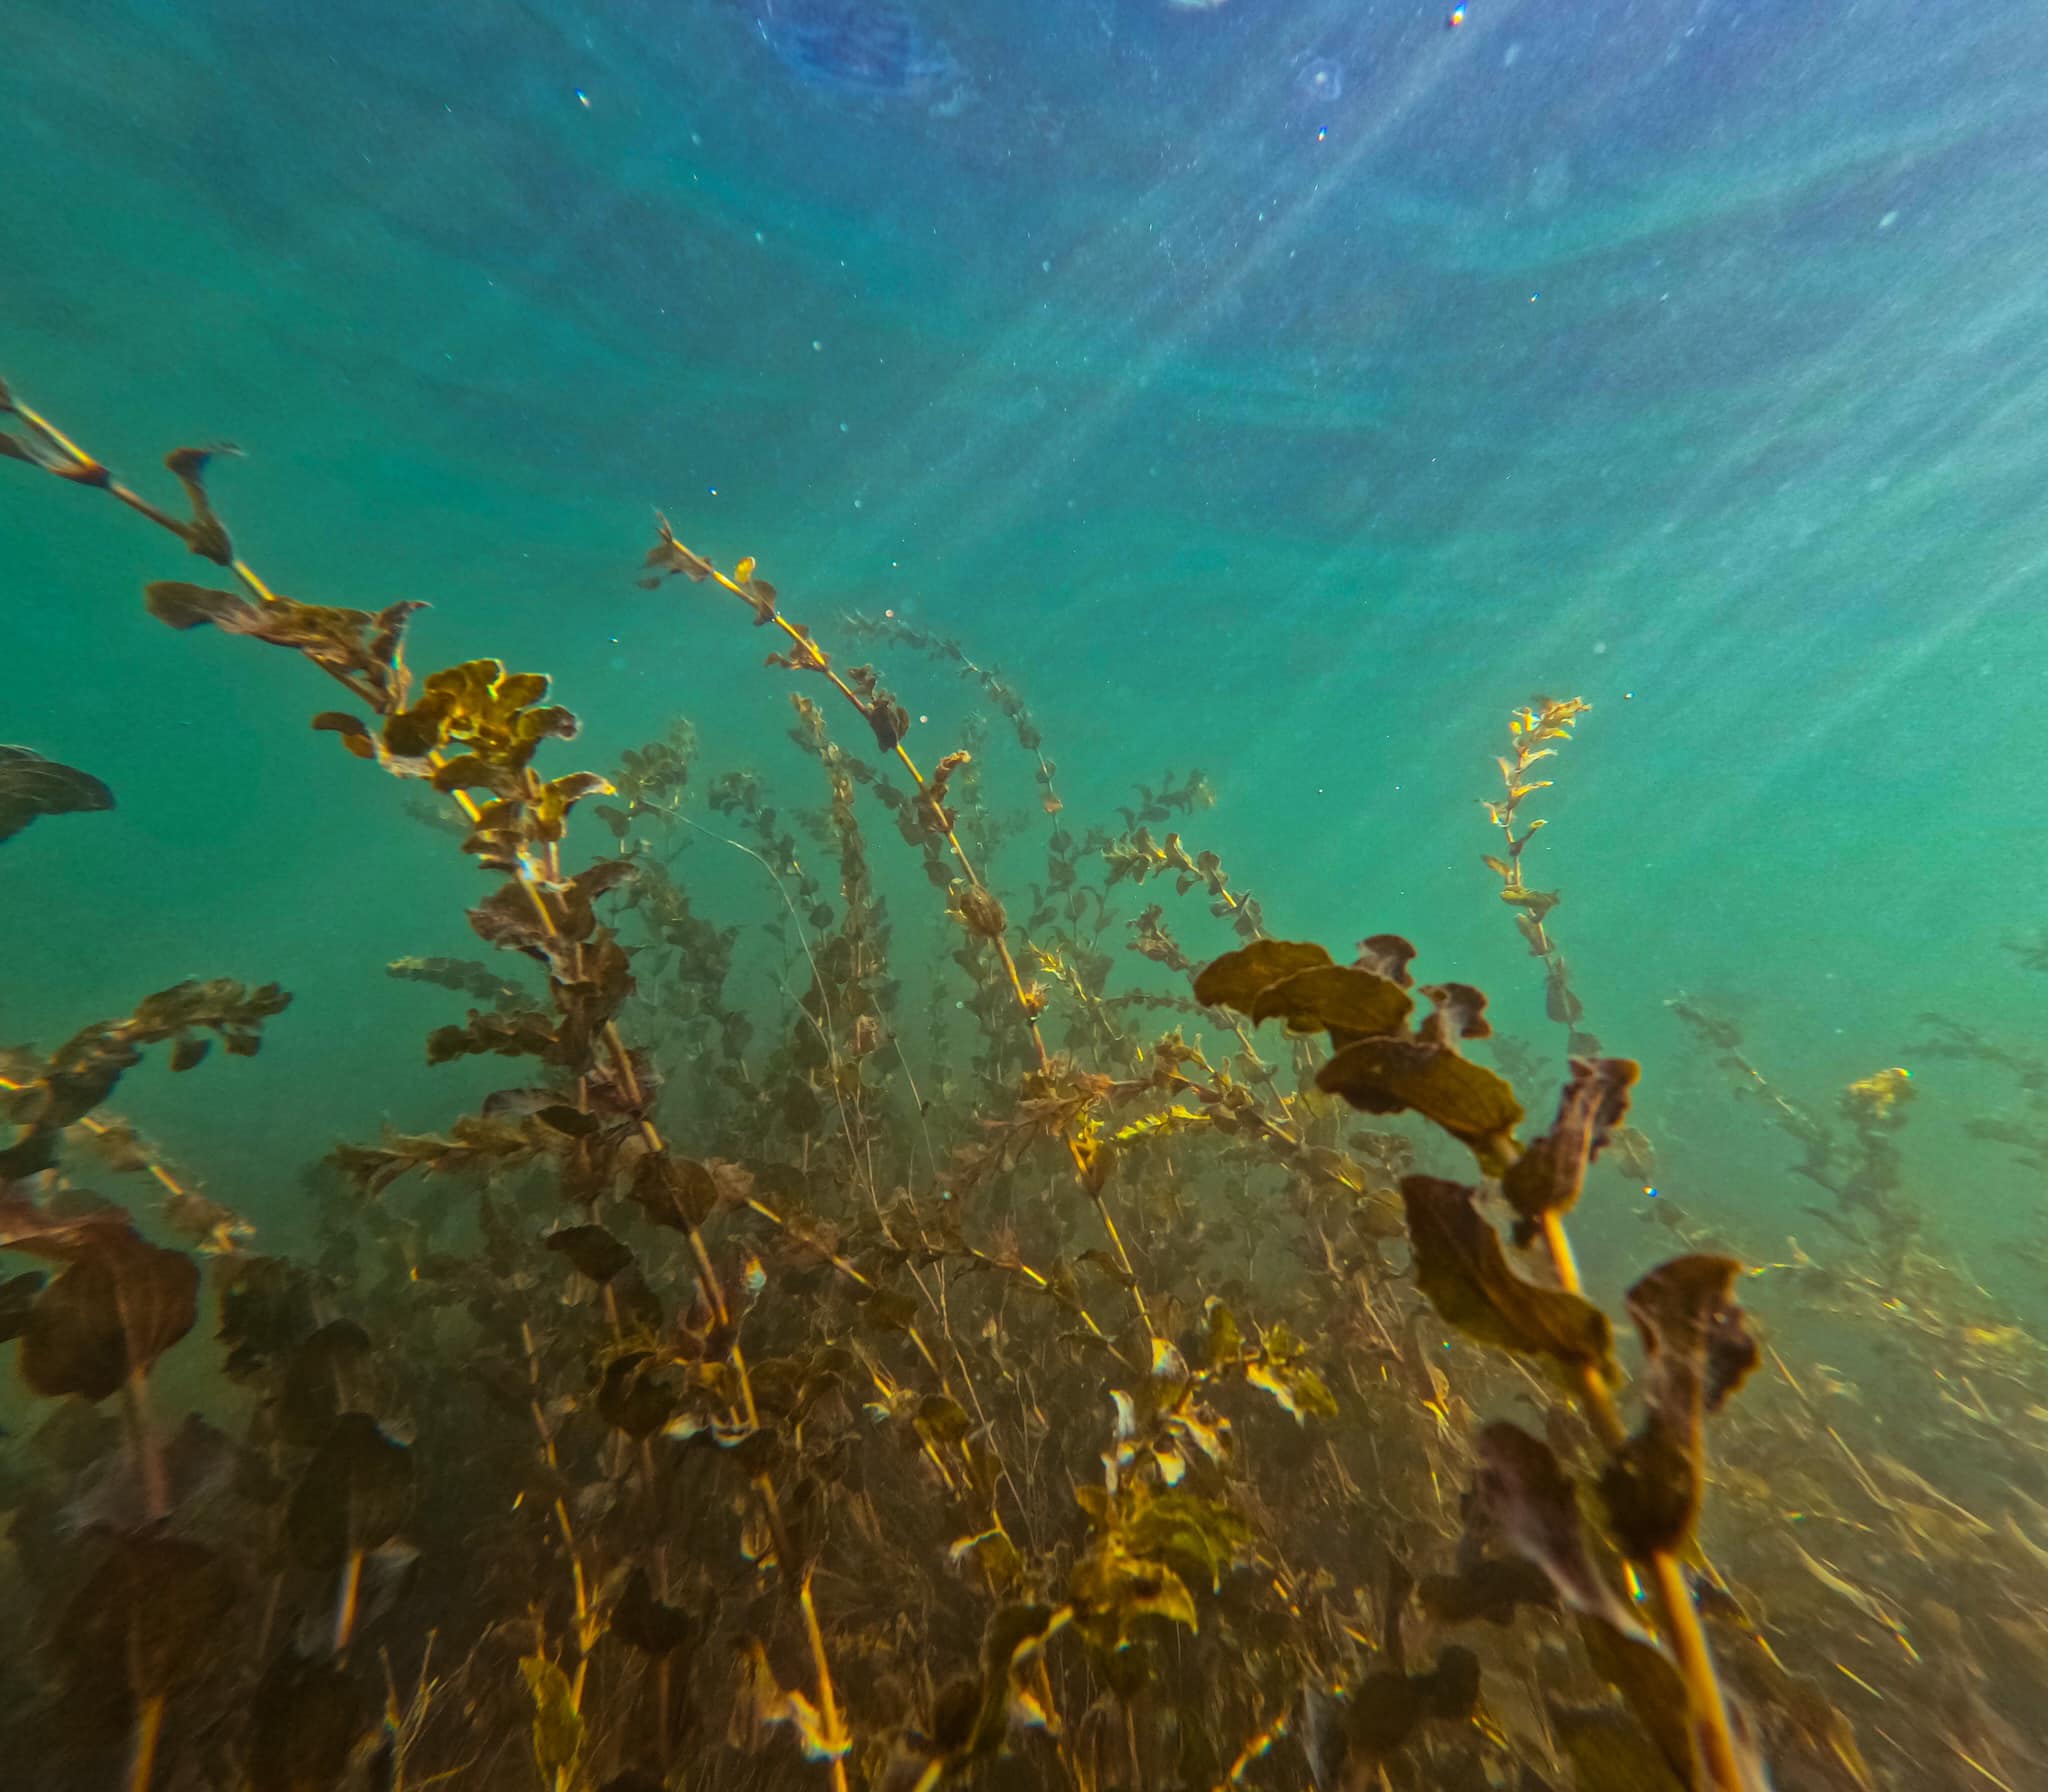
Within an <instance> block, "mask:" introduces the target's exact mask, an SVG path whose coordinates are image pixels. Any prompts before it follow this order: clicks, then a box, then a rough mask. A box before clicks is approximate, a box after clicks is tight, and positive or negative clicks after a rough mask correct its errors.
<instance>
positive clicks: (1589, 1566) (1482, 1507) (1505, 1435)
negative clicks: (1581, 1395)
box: [1465, 1419, 1650, 1641]
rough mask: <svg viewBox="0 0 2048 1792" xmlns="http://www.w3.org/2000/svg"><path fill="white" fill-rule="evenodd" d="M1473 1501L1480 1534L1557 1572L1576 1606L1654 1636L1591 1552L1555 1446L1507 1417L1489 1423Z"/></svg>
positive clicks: (1469, 1505)
mask: <svg viewBox="0 0 2048 1792" xmlns="http://www.w3.org/2000/svg"><path fill="white" fill-rule="evenodd" d="M1475 1441H1476V1454H1477V1458H1478V1460H1477V1465H1476V1467H1475V1468H1474V1470H1473V1476H1472V1490H1471V1492H1470V1494H1469V1495H1468V1496H1467V1499H1466V1504H1465V1519H1466V1523H1467V1524H1468V1525H1469V1526H1470V1528H1471V1533H1472V1535H1473V1536H1474V1537H1475V1538H1482V1539H1487V1540H1492V1541H1496V1542H1499V1543H1501V1544H1504V1545H1505V1546H1506V1547H1508V1548H1509V1549H1512V1550H1514V1551H1515V1553H1516V1554H1518V1555H1520V1556H1523V1557H1525V1558H1526V1559H1528V1560H1529V1561H1531V1562H1533V1563H1535V1564H1536V1566H1537V1567H1538V1568H1540V1569H1542V1571H1543V1572H1544V1574H1545V1575H1546V1576H1548V1577H1549V1580H1550V1584H1551V1586H1552V1587H1553V1588H1555V1589H1556V1592H1557V1596H1558V1598H1559V1599H1560V1600H1562V1601H1563V1602H1564V1604H1565V1605H1566V1606H1568V1607H1569V1608H1570V1609H1571V1610H1573V1611H1575V1612H1577V1613H1579V1614H1580V1615H1581V1616H1583V1617H1587V1618H1591V1619H1593V1620H1594V1621H1595V1622H1596V1623H1598V1624H1599V1625H1601V1626H1602V1627H1604V1628H1605V1629H1607V1630H1609V1631H1612V1632H1613V1633H1614V1634H1615V1635H1617V1636H1621V1637H1626V1638H1632V1639H1639V1640H1643V1641H1649V1640H1650V1638H1649V1633H1648V1632H1647V1631H1646V1630H1644V1629H1643V1627H1642V1625H1640V1624H1639V1623H1637V1622H1636V1620H1635V1617H1634V1615H1633V1614H1632V1613H1631V1612H1630V1611H1629V1609H1628V1607H1627V1606H1626V1605H1625V1604H1624V1603H1623V1602H1622V1599H1621V1596H1620V1595H1619V1594H1618V1593H1616V1592H1615V1590H1614V1588H1613V1587H1612V1586H1610V1585H1609V1584H1608V1583H1607V1581H1606V1579H1605V1578H1604V1577H1603V1576H1602V1575H1601V1573H1600V1571H1599V1570H1598V1569H1597V1568H1595V1567H1594V1565H1593V1560H1592V1557H1591V1556H1590V1555H1589V1554H1588V1553H1587V1549H1586V1539H1585V1534H1584V1532H1583V1531H1582V1530H1581V1528H1580V1524H1579V1499H1578V1490H1577V1489H1576V1488H1575V1487H1574V1486H1573V1485H1572V1478H1571V1476H1569V1475H1568V1474H1566V1473H1565V1471H1564V1469H1563V1467H1562V1466H1561V1465H1560V1464H1559V1462H1558V1460H1557V1457H1556V1455H1555V1453H1554V1452H1553V1451H1552V1450H1551V1448H1550V1446H1549V1445H1548V1444H1546V1443H1544V1442H1543V1441H1542V1439H1540V1438H1535V1437H1531V1436H1530V1435H1529V1433H1528V1432H1526V1431H1524V1430H1523V1429H1522V1428H1521V1427H1520V1426H1519V1425H1515V1424H1511V1423H1509V1422H1508V1421H1507V1420H1505V1419H1499V1420H1496V1421H1495V1422H1494V1423H1492V1424H1490V1425H1487V1426H1484V1427H1482V1428H1481V1430H1480V1433H1479V1436H1478V1438H1477V1439H1476V1440H1475Z"/></svg>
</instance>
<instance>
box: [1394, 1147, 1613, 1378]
mask: <svg viewBox="0 0 2048 1792" xmlns="http://www.w3.org/2000/svg"><path fill="white" fill-rule="evenodd" d="M1475 1193H1476V1191H1475V1190H1473V1189H1470V1188H1468V1187H1466V1186H1464V1185H1463V1184H1462V1183H1456V1182H1445V1181H1443V1180H1441V1179H1439V1178H1437V1177H1435V1176H1404V1177H1403V1178H1402V1179H1401V1202H1402V1206H1403V1207H1404V1209H1405V1210H1406V1213H1407V1217H1408V1238H1409V1242H1410V1244H1411V1245H1412V1246H1413V1248H1414V1251H1415V1279H1416V1283H1417V1285H1418V1286H1419V1287H1420V1288H1421V1290H1422V1292H1423V1293H1424V1295H1426V1296H1427V1297H1428V1299H1429V1303H1430V1305H1431V1306H1433V1307H1434V1308H1435V1309H1436V1310H1437V1313H1438V1315H1439V1316H1440V1317H1441V1318H1442V1319H1443V1320H1444V1321H1445V1323H1447V1324H1449V1325H1453V1326H1455V1327H1457V1329H1458V1330H1459V1331H1461V1332H1464V1333H1465V1334H1466V1335H1467V1336H1468V1337H1473V1338H1477V1339H1478V1340H1479V1341H1480V1342H1481V1343H1484V1344H1491V1345H1493V1346H1494V1347H1495V1348H1496V1349H1500V1350H1512V1351H1516V1352H1519V1353H1520V1354H1522V1355H1526V1356H1541V1357H1548V1358H1550V1359H1552V1360H1553V1361H1555V1362H1558V1363H1561V1364H1563V1365H1564V1366H1565V1367H1566V1368H1568V1369H1590V1370H1592V1371H1594V1372H1595V1373H1597V1374H1601V1375H1611V1374H1612V1372H1613V1363H1612V1358H1611V1355H1610V1352H1611V1348H1612V1343H1613V1334H1612V1331H1611V1329H1610V1327H1609V1326H1608V1323H1607V1315H1606V1314H1604V1313H1603V1312H1601V1311H1600V1309H1599V1308H1598V1307H1596V1306H1594V1305H1593V1303H1592V1302H1591V1301H1588V1300H1585V1299H1583V1298H1581V1297H1580V1296H1579V1295H1576V1294H1567V1293H1565V1292H1564V1290H1562V1289H1560V1288H1544V1287H1539V1286H1538V1285H1537V1284H1536V1283H1534V1282H1530V1281H1526V1280H1524V1279H1523V1278H1522V1277H1521V1276H1519V1275H1517V1274H1516V1273H1515V1271H1514V1270H1513V1268H1511V1267H1510V1266H1509V1263H1508V1260H1507V1253H1506V1252H1505V1251H1504V1250H1503V1249H1502V1247H1501V1241H1500V1234H1499V1233H1497V1232H1496V1231H1495V1230H1494V1229H1493V1227H1492V1226H1491V1225H1489V1224H1488V1223H1487V1221H1486V1219H1485V1217H1484V1216H1483V1215H1482V1214H1481V1213H1480V1212H1479V1210H1478V1209H1477V1208H1476V1207H1475V1206H1474V1205H1473V1199H1474V1195H1475Z"/></svg>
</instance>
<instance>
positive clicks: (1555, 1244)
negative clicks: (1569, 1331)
mask: <svg viewBox="0 0 2048 1792" xmlns="http://www.w3.org/2000/svg"><path fill="white" fill-rule="evenodd" d="M1543 1242H1544V1244H1545V1246H1546V1247H1547V1249H1548V1251H1549V1254H1550V1262H1551V1267H1552V1269H1553V1271H1554V1272H1555V1274H1556V1276H1557V1285H1558V1286H1559V1287H1560V1288H1562V1289H1563V1290H1564V1291H1565V1292H1566V1293H1567V1294H1579V1293H1581V1292H1582V1291H1583V1287H1584V1284H1583V1283H1582V1282H1581V1281H1580V1279H1579V1265H1578V1259H1577V1256H1576V1255H1575V1254H1574V1252H1573V1250H1572V1244H1571V1238H1570V1236H1569V1235H1568V1234H1567V1233H1566V1231H1565V1229H1564V1216H1563V1215H1562V1214H1560V1213H1557V1212H1555V1211H1551V1212H1548V1213H1545V1214H1544V1216H1543ZM1578 1392H1579V1404H1580V1406H1581V1408H1582V1409H1583V1410H1584V1412H1585V1414H1586V1417H1587V1419H1588V1421H1589V1422H1590V1423H1591V1424H1592V1427H1593V1429H1594V1431H1595V1433H1596V1434H1597V1435H1598V1436H1599V1439H1600V1441H1601V1443H1602V1444H1603V1445H1604V1446H1605V1447H1606V1449H1607V1450H1608V1452H1609V1453H1610V1454H1612V1453H1613V1452H1615V1451H1618V1450H1619V1449H1620V1448H1621V1447H1622V1445H1623V1444H1624V1443H1626V1442H1627V1439H1628V1431H1627V1428H1626V1427H1625V1426H1624V1425H1623V1424H1622V1422H1621V1413H1620V1410H1619V1409H1618V1408H1617V1407H1616V1406H1615V1404H1614V1390H1613V1389H1612V1388H1610V1387H1609V1386H1608V1385H1607V1381H1606V1378H1605V1377H1604V1376H1603V1375H1601V1373H1600V1372H1599V1370H1598V1369H1596V1368H1594V1367H1592V1366H1591V1365H1590V1364H1588V1365H1585V1366H1582V1367H1581V1368H1580V1370H1579V1372H1578ZM1646 1565H1647V1567H1648V1568H1649V1571H1650V1573H1649V1581H1650V1590H1651V1593H1652V1595H1653V1596H1654V1597H1655V1599H1656V1602H1657V1614H1658V1617H1659V1619H1660V1620H1661V1627H1662V1629H1663V1631H1664V1634H1665V1636H1666V1638H1667V1639H1668V1640H1669V1642H1670V1644H1671V1652H1672V1654H1673V1656H1674V1657H1675V1658H1676V1661H1677V1666H1678V1671H1679V1674H1680V1675H1681V1676H1682V1677H1683V1679H1684V1681H1685V1688H1686V1697H1687V1700H1688V1702H1689V1704H1690V1705H1691V1708H1692V1717H1693V1727H1694V1730H1695V1732H1696V1733H1697V1735H1698V1738H1699V1742H1700V1748H1701V1752H1702V1753H1703V1754H1704V1755H1705V1757H1706V1768H1707V1775H1708V1778H1709V1780H1710V1782H1711V1783H1712V1785H1713V1786H1714V1788H1715V1792H1744V1788H1745V1786H1746V1783H1747V1782H1746V1781H1745V1780H1744V1778H1743V1773H1742V1765H1741V1761H1740V1759H1739V1758H1738V1756H1737V1755H1736V1752H1735V1736H1734V1731H1733V1729H1732V1727H1731V1724H1730V1720H1729V1716H1728V1700H1727V1695H1726V1694H1725V1693H1723V1692H1722V1690H1721V1677H1720V1675H1719V1674H1718V1673H1717V1672H1716V1671H1715V1668H1714V1658H1713V1655H1712V1653H1711V1652H1710V1651H1709V1650H1708V1648H1707V1637H1706V1632H1705V1630H1704V1629H1703V1628H1702V1627H1701V1625H1700V1614H1699V1608H1698V1607H1697V1606H1696V1605H1695V1604H1694V1603H1693V1597H1692V1592H1691V1589H1689V1588H1688V1587H1687V1586H1686V1584H1685V1570H1684V1567H1683V1566H1682V1564H1681V1563H1680V1562H1679V1560H1678V1558H1677V1557H1676V1556H1675V1555H1673V1554H1672V1553H1671V1552H1670V1551H1669V1550H1657V1551H1654V1552H1653V1553H1652V1554H1651V1555H1650V1556H1649V1558H1648V1561H1647V1564H1646Z"/></svg>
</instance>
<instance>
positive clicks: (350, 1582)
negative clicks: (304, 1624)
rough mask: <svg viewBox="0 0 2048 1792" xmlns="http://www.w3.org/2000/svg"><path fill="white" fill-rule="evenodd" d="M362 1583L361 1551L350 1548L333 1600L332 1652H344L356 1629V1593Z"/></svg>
mask: <svg viewBox="0 0 2048 1792" xmlns="http://www.w3.org/2000/svg"><path fill="white" fill-rule="evenodd" d="M362 1584H363V1552H362V1551H361V1550H359V1549H352V1550H350V1551H349V1552H348V1559H347V1560H346V1561H345V1562H343V1563H342V1565H341V1590H340V1591H339V1593H337V1594H336V1595H335V1600H334V1652H335V1654H337V1655H341V1654H344V1653H345V1652H346V1651H347V1649H348V1645H349V1639H350V1638H351V1637H352V1636H354V1635H355V1630H356V1595H357V1594H358V1592H360V1590H361V1588H362Z"/></svg>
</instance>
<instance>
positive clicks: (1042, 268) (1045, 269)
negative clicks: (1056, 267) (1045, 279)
mask: <svg viewBox="0 0 2048 1792" xmlns="http://www.w3.org/2000/svg"><path fill="white" fill-rule="evenodd" d="M1038 271H1039V272H1040V273H1041V274H1049V273H1051V272H1052V263H1051V261H1050V260H1046V261H1041V262H1040V263H1039V264H1038Z"/></svg>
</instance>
